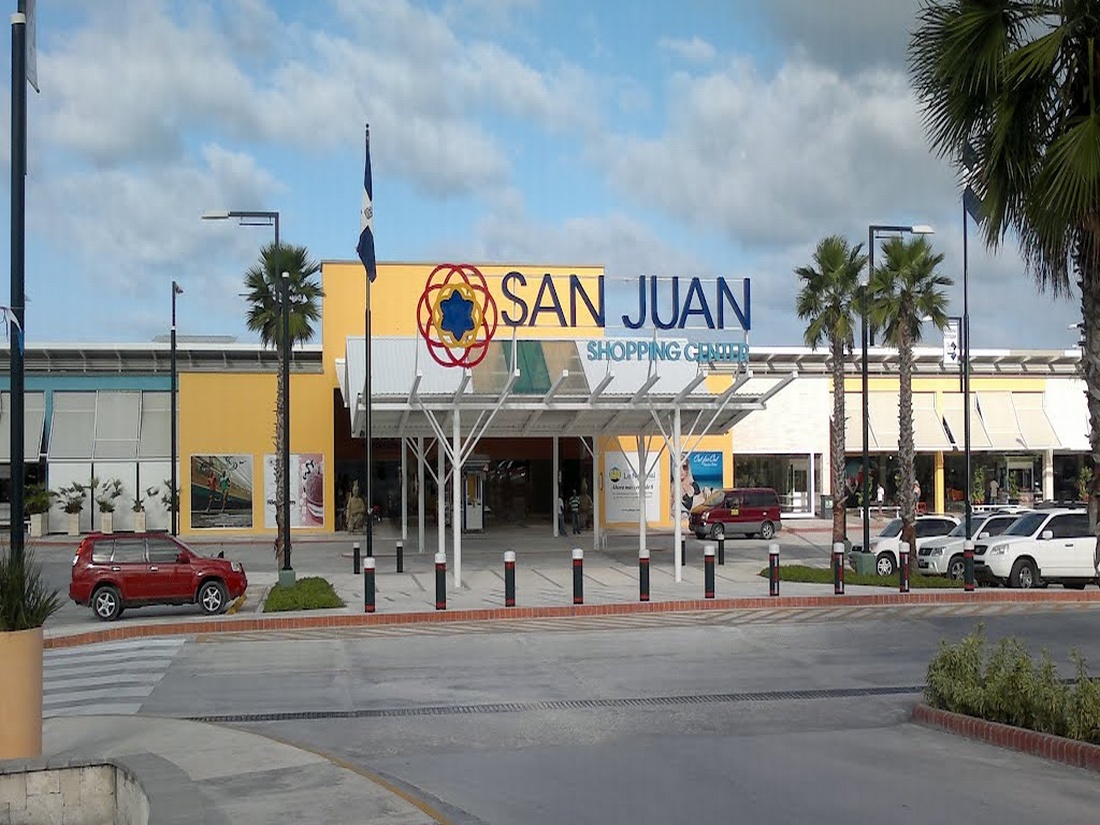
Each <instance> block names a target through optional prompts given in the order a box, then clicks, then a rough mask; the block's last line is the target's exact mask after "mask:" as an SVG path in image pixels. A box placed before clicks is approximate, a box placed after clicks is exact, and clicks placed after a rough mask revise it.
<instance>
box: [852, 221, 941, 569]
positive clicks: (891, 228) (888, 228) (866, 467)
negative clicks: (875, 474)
mask: <svg viewBox="0 0 1100 825" xmlns="http://www.w3.org/2000/svg"><path fill="white" fill-rule="evenodd" d="M879 232H902V233H905V232H907V233H909V234H911V235H931V234H933V233H934V232H935V230H934V229H932V227H930V226H925V225H923V224H917V225H914V226H901V225H893V224H871V225H870V226H868V227H867V278H866V280H865V281H864V284H863V288H864V292H863V295H862V296H861V297H862V300H861V301H860V321H861V323H860V326H861V328H862V329H861V338H862V349H863V352H862V356H863V363H862V376H861V377H862V394H863V399H862V400H863V463H862V465H861V467H860V469H861V471H862V473H863V484H862V489H861V496H862V499H863V502H862V509H863V551H864V552H865V553H866V552H869V551H870V549H871V486H870V475H871V458H870V449H869V445H868V440H869V439H870V426H869V421H868V418H869V415H870V405H869V404H868V398H867V384H868V380H867V347H868V338H869V335H870V333H869V330H868V328H867V299H868V291H869V289H868V288H869V287H870V284H871V275H872V274H873V273H874V271H875V237H876V236H877V235H878V233H879ZM880 483H881V479H880Z"/></svg>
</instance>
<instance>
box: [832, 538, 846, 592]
mask: <svg viewBox="0 0 1100 825" xmlns="http://www.w3.org/2000/svg"><path fill="white" fill-rule="evenodd" d="M833 595H835V596H843V595H844V542H842V541H838V542H834V543H833Z"/></svg>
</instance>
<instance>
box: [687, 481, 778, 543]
mask: <svg viewBox="0 0 1100 825" xmlns="http://www.w3.org/2000/svg"><path fill="white" fill-rule="evenodd" d="M688 525H689V526H690V528H691V530H692V532H694V533H695V537H696V538H700V539H705V538H712V539H723V538H726V537H727V536H730V535H733V534H735V533H741V534H743V535H744V536H745V537H746V538H750V539H751V538H752V537H753V536H755V535H759V536H760V538H762V539H770V538H772V536H774V535H775V533H776V531H777V530H780V529H782V527H783V523H782V522H781V521H780V520H779V496H778V495H777V494H776V492H775V490H773V489H772V488H770V487H736V488H734V489H732V490H718V491H716V492H715V493H714V494H713V495H712V496H711V497H710V498H708V499H707V500H706V501H704V502H703V503H702V504H699V505H696V506H695V507H693V508H692V510H691V517H690V519H689V521H688Z"/></svg>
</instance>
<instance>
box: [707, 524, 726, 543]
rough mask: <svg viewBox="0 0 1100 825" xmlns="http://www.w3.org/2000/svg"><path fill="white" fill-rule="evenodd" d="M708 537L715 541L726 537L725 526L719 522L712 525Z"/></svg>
mask: <svg viewBox="0 0 1100 825" xmlns="http://www.w3.org/2000/svg"><path fill="white" fill-rule="evenodd" d="M710 537H711V538H712V539H715V540H716V541H722V539H724V538H725V537H726V528H725V527H724V526H723V525H721V524H716V525H714V528H713V529H712V530H711V531H710Z"/></svg>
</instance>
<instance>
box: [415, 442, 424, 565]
mask: <svg viewBox="0 0 1100 825" xmlns="http://www.w3.org/2000/svg"><path fill="white" fill-rule="evenodd" d="M424 509H425V508H424V436H422V435H418V436H417V437H416V530H417V533H416V537H417V538H416V552H417V553H423V552H424V522H425V520H426V519H425V515H426V513H425V512H424Z"/></svg>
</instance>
